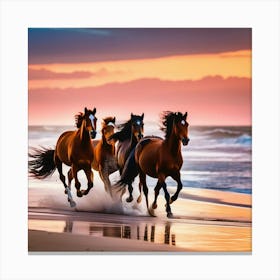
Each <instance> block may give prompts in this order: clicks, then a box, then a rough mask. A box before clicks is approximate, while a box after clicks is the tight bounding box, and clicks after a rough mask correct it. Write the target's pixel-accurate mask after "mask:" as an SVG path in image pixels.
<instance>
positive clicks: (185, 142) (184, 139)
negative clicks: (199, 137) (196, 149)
mask: <svg viewBox="0 0 280 280" xmlns="http://www.w3.org/2000/svg"><path fill="white" fill-rule="evenodd" d="M189 141H190V139H189V138H183V139H182V143H183V145H184V146H186V145H188V143H189Z"/></svg>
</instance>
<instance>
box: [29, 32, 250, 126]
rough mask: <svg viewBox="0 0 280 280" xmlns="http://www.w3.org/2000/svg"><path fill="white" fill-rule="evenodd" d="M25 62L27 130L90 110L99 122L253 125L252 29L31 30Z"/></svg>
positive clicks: (62, 121)
mask: <svg viewBox="0 0 280 280" xmlns="http://www.w3.org/2000/svg"><path fill="white" fill-rule="evenodd" d="M28 63H29V65H28V67H29V69H28V70H29V71H28V73H29V74H28V80H29V83H28V87H29V89H28V90H29V124H30V125H45V124H46V125H59V124H73V123H74V121H73V116H74V114H76V113H77V112H79V111H83V108H84V107H85V106H87V107H89V108H92V107H96V108H97V117H98V118H99V120H101V119H102V118H103V117H106V116H109V115H113V116H116V118H117V120H126V119H128V118H129V117H130V113H131V112H133V113H134V114H142V112H144V113H145V120H146V121H149V120H153V121H158V120H159V115H160V113H161V112H162V111H164V110H171V111H188V113H189V122H190V123H191V124H192V125H250V124H251V95H252V93H251V29H247V28H232V29H231V28H213V29H210V28H205V29H203V28H202V29H200V28H179V29H176V28H167V29H165V28H163V29H153V28H150V29H144V28H143V29H141V28H138V29H135V28H131V29H130V28H119V29H118V28H116V29H88V28H87V29H82V28H75V29H72V28H67V29H63V28H56V29H53V28H50V29H48V28H44V29H41V28H30V29H29V31H28Z"/></svg>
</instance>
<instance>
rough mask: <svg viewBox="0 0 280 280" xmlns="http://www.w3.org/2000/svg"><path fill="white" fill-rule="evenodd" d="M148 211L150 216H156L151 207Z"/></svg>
mask: <svg viewBox="0 0 280 280" xmlns="http://www.w3.org/2000/svg"><path fill="white" fill-rule="evenodd" d="M148 213H149V215H150V216H151V217H156V215H155V212H154V209H153V208H150V209H148Z"/></svg>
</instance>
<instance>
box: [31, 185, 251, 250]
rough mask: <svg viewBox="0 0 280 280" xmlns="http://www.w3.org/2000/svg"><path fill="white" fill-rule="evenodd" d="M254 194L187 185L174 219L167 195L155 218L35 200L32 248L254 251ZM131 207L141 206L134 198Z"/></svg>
mask: <svg viewBox="0 0 280 280" xmlns="http://www.w3.org/2000/svg"><path fill="white" fill-rule="evenodd" d="M171 192H172V191H171ZM30 196H32V190H31V193H30ZM32 197H33V196H32ZM33 198H34V197H33ZM251 198H252V197H251V195H248V194H239V193H231V192H222V191H213V190H204V189H194V188H187V189H184V190H182V192H181V194H180V199H178V200H177V201H176V202H175V203H174V204H172V210H173V213H174V218H173V219H168V218H166V215H165V211H164V198H163V197H162V196H161V197H159V203H158V204H159V207H158V209H157V212H156V214H157V217H155V218H153V217H149V216H147V215H146V214H145V213H144V214H143V213H142V214H141V213H140V214H137V215H135V213H137V212H135V213H126V214H124V213H118V212H117V213H112V212H111V213H110V211H109V213H108V212H107V213H106V212H105V213H104V211H102V210H100V211H92V210H90V209H87V208H86V207H84V209H83V206H84V205H80V206H79V208H77V209H75V210H74V209H71V208H69V207H68V206H67V207H62V206H61V205H58V204H54V205H53V207H50V205H36V204H34V203H33V204H32V203H31V205H30V204H29V206H30V207H29V227H28V228H29V233H28V250H29V252H250V251H251V237H252V233H251V229H252V228H251ZM129 207H131V208H133V207H137V205H136V204H133V202H132V204H131V205H129ZM113 209H114V208H113ZM110 210H112V209H110Z"/></svg>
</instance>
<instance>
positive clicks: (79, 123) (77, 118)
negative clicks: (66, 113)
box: [75, 112, 85, 128]
mask: <svg viewBox="0 0 280 280" xmlns="http://www.w3.org/2000/svg"><path fill="white" fill-rule="evenodd" d="M84 117H85V115H84V114H83V113H81V112H79V113H78V114H77V115H75V124H76V127H77V128H80V127H81V126H82V122H83V119H84Z"/></svg>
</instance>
